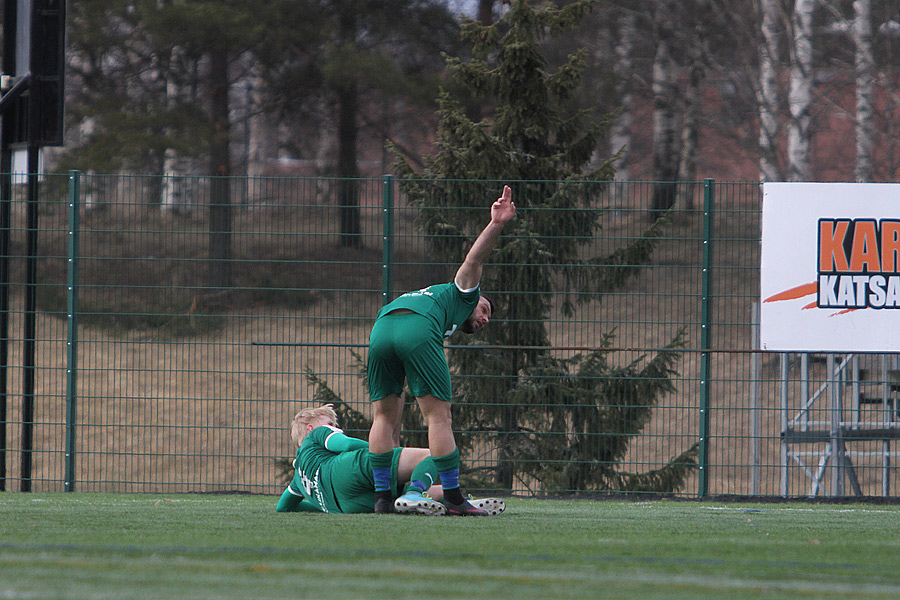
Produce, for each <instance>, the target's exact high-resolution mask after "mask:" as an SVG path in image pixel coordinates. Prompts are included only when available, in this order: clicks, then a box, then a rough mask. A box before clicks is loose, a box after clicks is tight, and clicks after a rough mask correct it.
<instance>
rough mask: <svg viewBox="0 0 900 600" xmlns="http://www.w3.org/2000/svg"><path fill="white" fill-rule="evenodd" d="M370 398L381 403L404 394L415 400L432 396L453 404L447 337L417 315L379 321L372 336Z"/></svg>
mask: <svg viewBox="0 0 900 600" xmlns="http://www.w3.org/2000/svg"><path fill="white" fill-rule="evenodd" d="M367 375H368V385H369V398H370V399H371V400H372V401H375V400H381V399H382V398H386V397H387V396H390V395H392V394H396V395H400V394H401V393H402V392H403V382H404V380H405V381H406V385H407V386H408V387H409V393H410V395H411V396H413V397H414V398H418V397H419V396H425V395H427V394H431V395H433V396H435V397H437V398H440V399H441V400H444V401H446V402H450V400H451V397H452V391H451V387H450V367H448V366H447V357H446V356H445V355H444V338H443V335H442V334H441V333H440V332H438V331H436V328H435V325H434V323H432V321H431V320H430V319H428V318H426V317H423V316H422V315H419V314H416V313H405V312H404V313H390V314H387V315H384V316H382V317H380V318H379V319H376V320H375V325H374V326H373V327H372V333H371V334H370V335H369V358H368V366H367Z"/></svg>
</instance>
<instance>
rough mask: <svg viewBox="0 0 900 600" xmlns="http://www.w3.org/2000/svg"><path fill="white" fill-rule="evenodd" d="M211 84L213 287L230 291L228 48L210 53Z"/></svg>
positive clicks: (210, 193) (210, 201)
mask: <svg viewBox="0 0 900 600" xmlns="http://www.w3.org/2000/svg"><path fill="white" fill-rule="evenodd" d="M210 84H211V85H210V88H211V97H212V104H211V113H210V116H211V117H212V123H213V127H214V130H213V134H212V139H211V140H210V153H209V154H210V161H211V162H210V183H209V257H210V261H211V262H210V285H211V287H214V288H226V287H228V286H229V285H230V284H231V190H230V182H229V179H228V176H229V175H230V174H231V155H230V148H229V139H230V136H231V122H230V121H229V111H228V52H227V51H226V50H224V49H216V50H214V51H213V52H212V53H211V54H210Z"/></svg>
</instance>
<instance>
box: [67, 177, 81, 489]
mask: <svg viewBox="0 0 900 600" xmlns="http://www.w3.org/2000/svg"><path fill="white" fill-rule="evenodd" d="M80 193H81V173H79V172H78V171H69V244H68V254H69V256H68V259H69V261H68V269H67V274H66V329H67V339H66V476H65V490H66V491H67V492H73V491H75V414H76V413H75V409H76V399H77V387H76V377H77V375H78V372H77V368H76V367H77V360H78V228H79V224H78V214H79V211H78V208H79V206H78V203H79V202H78V201H79V194H80Z"/></svg>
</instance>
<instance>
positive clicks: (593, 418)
mask: <svg viewBox="0 0 900 600" xmlns="http://www.w3.org/2000/svg"><path fill="white" fill-rule="evenodd" d="M593 4H595V2H594V1H593V0H582V1H579V2H574V3H571V4H568V5H566V6H565V7H563V8H556V7H555V6H553V5H550V4H547V5H544V6H543V7H541V8H534V7H532V6H530V5H529V4H527V3H526V2H525V1H523V0H514V1H513V2H512V5H511V7H510V10H509V12H508V13H507V14H506V15H505V17H504V18H503V19H502V20H501V21H500V22H498V23H496V24H493V25H488V26H485V25H481V24H478V23H475V22H468V23H467V24H466V25H465V26H464V29H463V35H464V36H465V37H466V39H468V40H469V41H471V42H472V43H473V48H474V50H473V58H472V59H471V60H468V61H463V60H460V59H452V58H451V59H448V63H449V67H450V70H451V73H452V75H453V77H454V78H455V79H456V81H457V82H458V83H459V84H461V86H462V87H463V88H464V89H468V90H469V91H470V92H471V94H472V95H474V96H478V97H487V98H489V99H491V100H493V102H494V109H493V114H492V115H490V116H489V117H487V118H485V119H484V120H483V121H480V122H475V121H473V120H472V119H470V118H469V117H468V116H467V115H466V114H465V113H464V111H463V109H462V107H461V105H460V104H459V103H458V102H456V101H454V100H453V99H452V98H451V97H450V96H449V95H448V94H443V95H442V97H441V99H440V117H441V120H440V125H439V131H438V148H439V150H438V151H437V152H436V153H435V154H434V155H432V156H430V157H427V158H426V160H425V168H424V170H423V171H422V172H421V173H417V172H415V171H414V170H413V168H412V167H411V166H410V165H409V163H408V162H407V161H405V160H403V159H402V157H400V156H399V154H398V159H399V160H398V164H397V169H398V173H399V175H400V177H401V179H402V183H401V187H402V189H403V191H404V192H405V193H406V194H407V196H408V198H409V199H410V202H412V203H413V204H414V205H416V206H417V207H418V208H419V209H420V218H421V225H422V227H423V230H424V232H425V233H426V234H427V236H428V238H427V239H428V240H429V242H430V243H431V245H432V247H433V250H434V251H435V252H436V253H437V254H438V255H439V256H448V257H449V256H453V257H456V256H463V255H464V253H465V251H466V249H467V248H468V246H469V245H470V244H471V240H472V239H473V237H474V235H475V234H476V233H477V231H478V230H479V229H480V228H481V227H483V225H484V218H485V201H486V200H485V199H489V198H491V197H492V195H496V194H497V190H498V189H499V183H497V182H498V181H500V182H512V183H511V185H512V186H513V197H514V198H515V201H516V205H517V206H518V208H519V215H520V216H519V218H518V220H517V221H516V224H515V228H514V231H509V232H507V233H506V234H504V237H503V239H502V240H501V243H500V244H499V245H498V247H497V249H496V250H495V251H494V254H493V255H492V258H491V262H492V263H493V264H492V265H490V266H489V268H486V269H485V273H484V276H483V279H482V289H484V290H486V292H485V294H486V295H489V296H490V297H491V299H492V300H493V301H494V302H495V303H496V305H497V311H498V314H499V315H502V317H501V318H502V319H503V320H504V321H506V323H505V324H503V325H495V326H493V327H488V328H486V329H485V332H486V335H483V336H479V337H480V340H479V341H476V342H472V341H469V342H468V344H472V345H476V346H477V345H482V346H484V348H480V349H475V350H473V349H471V348H461V349H455V350H453V351H451V355H450V362H451V368H452V369H453V370H454V371H455V373H456V375H455V377H454V393H455V396H456V398H455V402H458V403H460V404H464V405H466V406H464V407H462V408H461V409H460V410H457V411H455V417H454V420H455V425H454V429H456V430H457V431H459V432H475V433H474V434H472V435H471V436H468V435H465V434H458V435H457V441H458V443H459V445H460V446H461V447H462V448H464V449H467V448H468V449H471V448H472V445H473V444H474V443H475V442H474V437H476V436H477V440H478V441H477V443H478V444H479V445H483V444H485V443H487V444H488V445H489V446H490V448H489V449H490V450H493V451H495V453H496V456H497V461H496V463H495V466H494V467H493V468H492V471H493V472H492V473H491V474H490V475H491V476H492V477H491V478H492V479H493V484H494V485H497V484H499V485H501V486H503V487H505V488H507V489H511V488H512V487H513V485H514V483H515V482H517V481H526V482H527V483H528V485H532V484H534V485H540V486H541V489H542V490H543V491H554V490H558V491H561V490H610V489H627V490H654V491H672V490H674V489H677V488H678V487H679V486H680V485H682V484H683V481H684V478H685V477H686V475H687V474H688V473H689V472H690V471H691V470H692V469H693V468H695V466H696V446H694V447H692V448H690V449H688V450H687V451H686V452H684V453H682V454H681V455H680V456H678V457H677V458H676V459H674V460H672V461H671V462H670V463H669V464H668V465H666V466H664V467H663V468H661V469H659V470H656V471H651V472H649V473H643V474H629V473H622V472H620V471H618V470H617V469H616V465H617V463H618V462H620V461H621V459H622V458H623V456H624V455H625V453H626V451H627V449H628V444H629V442H630V441H631V439H632V438H633V437H634V436H635V435H636V434H638V433H639V432H640V431H641V429H642V428H643V426H644V425H645V424H646V423H647V421H648V420H649V418H650V415H651V412H652V407H653V405H654V404H655V402H656V400H657V398H658V397H659V396H660V395H661V394H663V393H665V392H669V391H671V390H672V389H673V388H672V383H671V381H670V378H671V376H672V375H674V374H675V370H674V367H675V363H676V362H677V360H678V353H677V351H676V348H677V347H678V346H680V345H682V343H683V340H682V338H681V336H680V335H679V336H678V337H676V339H674V340H672V341H671V343H670V344H669V346H668V347H667V348H666V349H664V350H663V351H661V352H658V353H657V354H655V355H654V356H652V357H649V358H646V357H645V358H642V359H639V360H637V361H635V362H633V363H632V364H629V365H626V366H624V367H623V366H615V365H613V364H611V363H610V361H609V354H610V351H611V350H610V349H611V346H612V342H613V340H614V337H613V335H611V334H608V335H606V336H605V337H604V339H603V341H602V343H601V344H600V345H599V347H598V348H597V349H596V350H594V351H591V352H588V353H586V354H584V355H579V356H576V357H574V358H571V359H559V358H554V356H553V353H552V347H551V342H550V335H549V332H548V321H549V317H550V311H551V308H552V306H553V302H554V299H555V298H557V297H560V296H565V294H561V292H565V291H567V290H568V291H577V292H580V293H579V294H578V295H577V297H579V298H585V297H588V296H589V295H591V294H594V295H596V294H602V293H604V292H607V291H609V290H611V289H613V288H615V287H616V286H618V285H621V284H622V283H623V282H624V281H625V280H626V279H627V278H629V277H631V276H633V275H634V274H636V273H637V272H638V271H639V270H640V269H639V267H638V266H637V265H641V264H646V263H647V262H648V261H649V260H650V258H651V255H652V252H653V248H654V245H655V239H656V238H657V237H658V236H659V234H660V231H661V229H662V228H663V227H665V219H662V220H660V221H657V222H656V223H655V224H653V225H652V226H651V227H650V228H649V229H648V230H646V231H645V232H644V234H643V235H642V236H641V237H640V238H639V239H637V240H636V241H635V242H634V243H632V244H631V245H629V246H625V247H623V248H620V249H619V250H617V251H616V252H615V253H614V254H613V255H611V256H600V257H591V258H584V257H583V256H582V254H583V253H584V251H585V248H586V247H587V244H588V243H589V242H591V241H592V239H593V238H594V236H595V235H596V234H597V233H598V231H599V229H600V227H601V214H602V211H600V210H598V208H597V207H596V197H597V195H598V193H599V191H600V190H601V189H602V185H603V184H602V183H601V182H604V181H610V180H612V179H613V177H614V166H613V165H614V160H613V159H610V160H608V161H606V162H605V163H603V164H602V165H600V166H599V167H597V168H595V169H592V170H586V169H587V165H588V164H589V161H590V159H591V155H592V153H593V152H594V150H595V148H597V145H598V140H599V138H600V136H601V134H602V132H603V127H604V125H605V122H606V121H605V120H600V121H598V120H596V119H592V117H591V113H590V112H589V111H586V110H577V111H573V110H571V109H570V108H569V106H570V104H571V103H570V100H571V99H572V98H573V96H574V94H576V93H577V91H578V89H579V84H580V82H581V73H582V71H583V70H584V69H585V67H586V58H587V52H586V51H585V50H582V51H580V52H577V53H575V54H573V55H571V56H569V57H568V60H567V61H566V62H565V63H564V64H562V65H561V66H560V67H559V68H557V69H555V70H552V69H551V67H550V65H549V64H548V61H547V59H546V58H545V56H544V55H543V54H542V52H541V40H542V39H543V38H544V37H545V36H547V35H550V36H555V35H559V34H560V33H562V32H564V31H567V30H570V29H572V28H574V27H576V26H577V25H578V24H579V23H580V21H581V20H582V18H583V17H584V16H585V15H586V14H587V12H588V11H589V10H590V9H591V6H592V5H593ZM461 179H462V180H470V182H469V183H462V182H460V181H451V180H461ZM508 229H509V228H508ZM565 308H566V309H567V310H568V311H569V312H570V313H571V312H572V311H574V310H575V309H576V307H575V306H574V305H573V304H572V303H571V302H569V301H566V302H565ZM458 337H460V336H458ZM461 337H464V336H461ZM454 342H455V343H466V341H465V340H457V339H456V338H454ZM482 449H483V448H482ZM472 487H474V486H472Z"/></svg>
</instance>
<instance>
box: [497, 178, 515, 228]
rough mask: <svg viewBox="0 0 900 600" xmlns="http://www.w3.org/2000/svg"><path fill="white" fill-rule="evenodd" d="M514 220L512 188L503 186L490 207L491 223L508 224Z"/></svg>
mask: <svg viewBox="0 0 900 600" xmlns="http://www.w3.org/2000/svg"><path fill="white" fill-rule="evenodd" d="M514 218H516V204H515V202H513V201H512V188H510V187H509V186H508V185H504V186H503V193H502V194H501V195H500V197H499V198H497V201H496V202H494V203H493V204H492V205H491V221H493V222H495V223H508V222H509V221H512V220H513V219H514Z"/></svg>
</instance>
